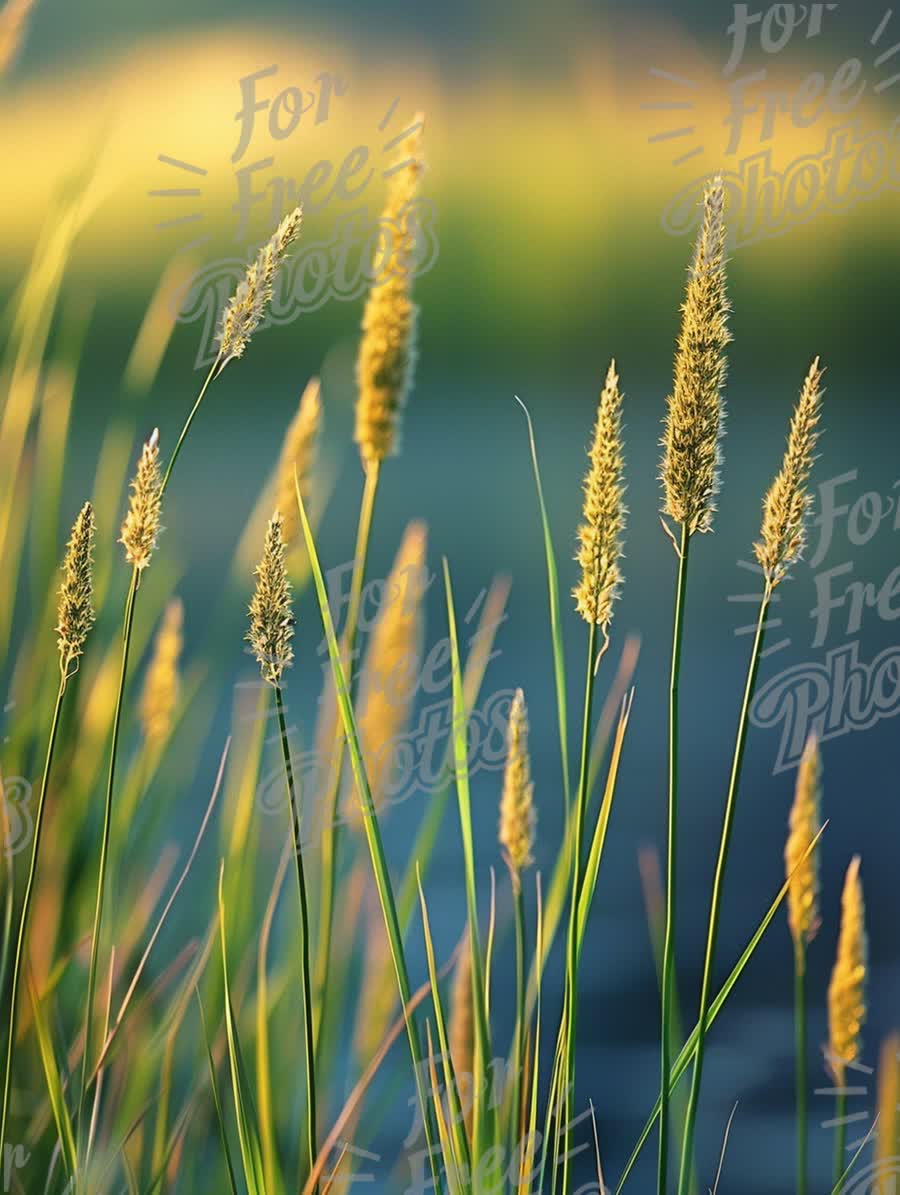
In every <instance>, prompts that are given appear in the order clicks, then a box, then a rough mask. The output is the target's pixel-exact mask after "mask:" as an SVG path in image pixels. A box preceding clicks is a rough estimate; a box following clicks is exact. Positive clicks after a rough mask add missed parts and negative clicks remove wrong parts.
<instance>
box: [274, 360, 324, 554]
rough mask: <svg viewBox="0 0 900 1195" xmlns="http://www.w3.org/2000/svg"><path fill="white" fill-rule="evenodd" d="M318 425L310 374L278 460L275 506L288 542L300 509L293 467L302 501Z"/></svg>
mask: <svg viewBox="0 0 900 1195" xmlns="http://www.w3.org/2000/svg"><path fill="white" fill-rule="evenodd" d="M321 427H322V399H321V393H320V387H319V379H318V378H312V379H311V380H310V381H309V382H308V383H307V385H306V389H305V390H304V391H303V394H302V395H301V397H300V405H299V407H298V408H297V413H296V414H295V415H294V418H293V419H292V420H291V424H290V427H289V428H288V429H287V433H286V435H285V437H284V444H283V445H282V448H281V459H280V461H279V462H278V501H277V506H278V509H279V510H280V511H281V517H282V519H283V520H284V525H283V529H282V530H283V534H284V542H285V543H286V544H287V545H289V546H290V545H291V544H292V543H293V542H294V540H295V539H296V538H297V536H298V534H299V531H300V513H299V511H298V510H297V494H296V491H295V489H294V470H295V469H296V470H297V480H298V482H299V484H300V493H301V494H302V495H303V500H304V502H305V501H306V499H307V498H308V496H309V490H310V478H311V474H312V471H313V468H314V467H315V463H316V455H317V451H318V446H319V432H320V431H321Z"/></svg>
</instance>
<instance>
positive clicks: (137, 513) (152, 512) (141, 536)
mask: <svg viewBox="0 0 900 1195" xmlns="http://www.w3.org/2000/svg"><path fill="white" fill-rule="evenodd" d="M161 512H162V475H161V473H160V469H159V431H158V430H154V432H153V435H152V436H151V437H150V439H149V440H148V441H147V443H146V444H145V445H144V447H143V449H142V451H141V459H140V460H139V461H138V467H137V472H136V473H135V475H134V479H133V480H132V482H131V498H130V499H129V504H128V514H127V515H126V516H125V521H124V523H123V524H122V534H121V535H120V537H119V543H120V544H124V545H125V559H126V560H127V561H128V563H129V564H131V565H133V566H134V567H135V568H136V569H137V570H138V572H143V570H144V569H145V568H146V567H147V565H148V564H149V563H150V557H151V556H152V555H153V552H154V550H155V549H156V540H157V537H158V535H159V533H160V531H161V530H162V528H161V527H160V522H159V519H160V514H161Z"/></svg>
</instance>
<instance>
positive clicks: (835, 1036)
mask: <svg viewBox="0 0 900 1195" xmlns="http://www.w3.org/2000/svg"><path fill="white" fill-rule="evenodd" d="M859 862H860V861H859V856H858V855H857V856H856V857H855V858H854V859H853V861H852V862H851V864H850V866H849V867H848V868H847V877H846V879H845V881H844V892H843V895H842V897H841V930H840V936H839V938H838V949H837V960H836V962H835V964H834V970H833V971H832V973H831V983H830V984H829V987H828V1030H829V1053H830V1062H831V1067H832V1070H833V1072H834V1075H835V1078H836V1079H837V1081H838V1083H843V1081H844V1073H845V1070H846V1067H847V1066H848V1065H850V1063H853V1062H856V1060H857V1059H858V1058H859V1055H860V1051H861V1049H862V1035H861V1034H862V1026H863V1022H864V1021H865V1019H866V970H867V967H868V944H867V941H866V924H865V917H866V911H865V905H864V903H863V891H862V881H861V880H860V878H859Z"/></svg>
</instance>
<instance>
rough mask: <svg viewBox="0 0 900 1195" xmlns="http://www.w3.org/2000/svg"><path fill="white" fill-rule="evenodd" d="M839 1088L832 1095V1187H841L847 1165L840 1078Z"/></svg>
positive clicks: (844, 1098) (844, 1102)
mask: <svg viewBox="0 0 900 1195" xmlns="http://www.w3.org/2000/svg"><path fill="white" fill-rule="evenodd" d="M840 1084H841V1086H840V1088H839V1089H838V1093H837V1095H836V1096H835V1097H834V1189H835V1190H836V1191H839V1190H840V1189H841V1185H842V1184H841V1180H842V1179H843V1177H844V1171H845V1170H846V1168H847V1166H846V1163H845V1162H844V1154H845V1153H846V1152H847V1092H846V1090H845V1088H844V1080H843V1079H841V1080H840Z"/></svg>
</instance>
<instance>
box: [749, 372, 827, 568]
mask: <svg viewBox="0 0 900 1195" xmlns="http://www.w3.org/2000/svg"><path fill="white" fill-rule="evenodd" d="M822 374H823V370H821V369H820V368H819V358H818V357H816V359H815V361H813V363H812V365H811V366H810V368H809V373H808V374H807V375H806V379H805V381H804V383H803V389H802V390H801V392H800V399H799V401H798V402H797V406H796V408H795V410H794V415H793V418H792V419H791V426H790V431H789V432H788V440H787V448H786V450H785V454H784V461H783V463H782V466H781V469H780V470H779V472H778V474H777V476H776V477H775V480H774V481H773V482H772V485H771V486H770V487H769V492H768V493H767V494H766V497H765V501H764V502H763V521H762V530H761V533H760V539H759V542H758V543H756V544H755V545H754V550H755V552H756V559H757V560H758V561H759V563H760V564H761V565H762V569H763V573H764V575H765V578H766V581H767V582H768V584H769V585H773V586H774V585H777V584H778V583H779V581H781V580H782V579H783V578H784V576H785V574H786V573H787V571H788V569H789V568H790V566H791V565H792V564H794V563H796V561H798V560H799V559H800V557H801V555H802V554H803V549H804V547H805V545H806V520H807V515H808V514H809V510H810V507H811V506H812V494H811V493H810V491H809V486H808V482H809V474H810V471H811V469H812V466H813V462H814V460H815V449H816V441H817V440H818V438H819V434H820V432H819V426H818V425H819V417H820V415H821V413H822V394H823V391H822Z"/></svg>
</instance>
